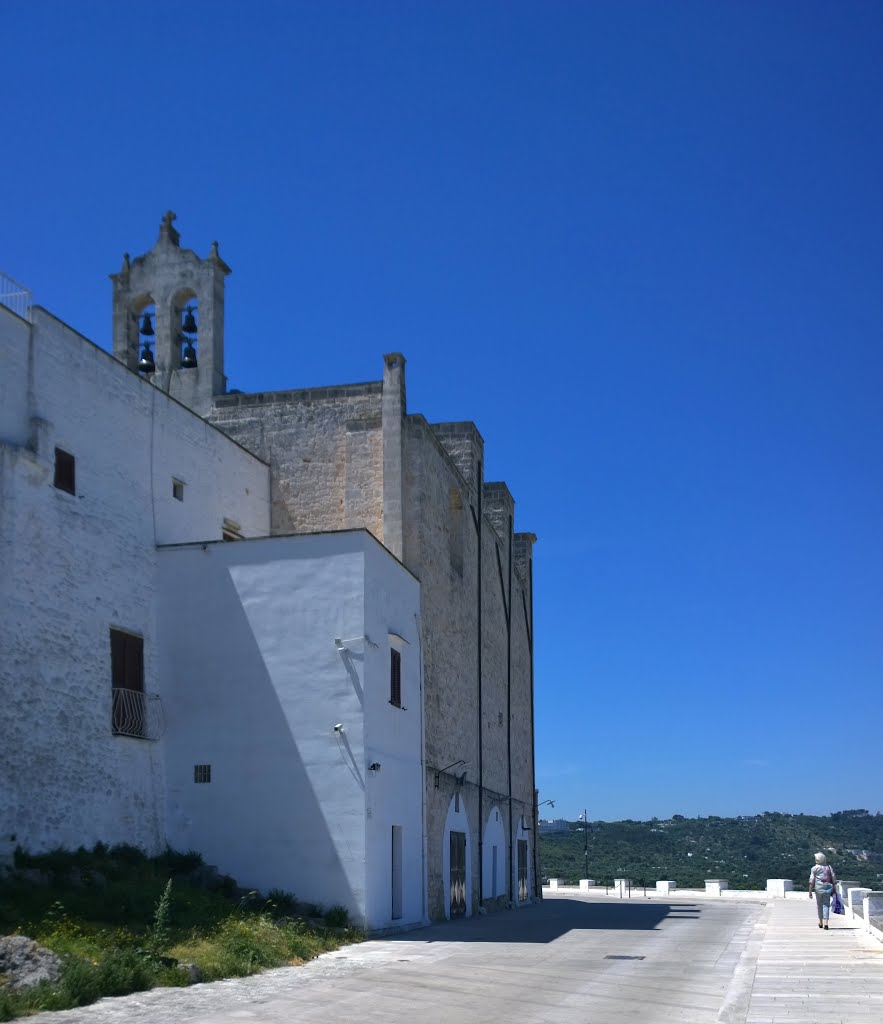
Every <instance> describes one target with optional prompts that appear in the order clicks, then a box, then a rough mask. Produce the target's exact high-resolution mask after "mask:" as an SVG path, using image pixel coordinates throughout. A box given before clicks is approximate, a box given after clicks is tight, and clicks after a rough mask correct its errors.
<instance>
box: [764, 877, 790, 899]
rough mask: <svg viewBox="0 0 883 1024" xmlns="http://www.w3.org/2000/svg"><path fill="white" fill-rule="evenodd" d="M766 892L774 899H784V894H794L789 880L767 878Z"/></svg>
mask: <svg viewBox="0 0 883 1024" xmlns="http://www.w3.org/2000/svg"><path fill="white" fill-rule="evenodd" d="M766 891H767V894H768V895H770V896H773V897H775V898H776V899H780V900H783V899H785V893H786V892H794V882H793V881H792V880H791V879H790V878H768V879H767V880H766Z"/></svg>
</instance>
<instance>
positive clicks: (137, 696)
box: [111, 687, 163, 740]
mask: <svg viewBox="0 0 883 1024" xmlns="http://www.w3.org/2000/svg"><path fill="white" fill-rule="evenodd" d="M111 692H112V694H113V712H112V722H113V734H114V736H134V737H135V738H136V739H140V740H158V739H159V738H160V736H161V735H162V724H163V723H162V704H161V703H160V699H159V696H158V695H157V694H155V693H144V692H143V691H141V690H124V689H122V688H121V687H114V688H113V690H112V691H111Z"/></svg>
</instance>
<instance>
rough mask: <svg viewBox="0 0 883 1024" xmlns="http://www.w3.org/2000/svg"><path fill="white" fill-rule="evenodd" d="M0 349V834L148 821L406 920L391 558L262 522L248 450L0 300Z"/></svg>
mask: <svg viewBox="0 0 883 1024" xmlns="http://www.w3.org/2000/svg"><path fill="white" fill-rule="evenodd" d="M0 365H2V373H0V502H2V521H0V602H2V609H3V611H2V615H0V695H2V701H3V715H2V718H0V839H2V843H3V847H4V849H3V851H2V852H3V853H4V854H5V855H6V856H7V857H8V856H9V855H10V854H11V852H12V850H14V848H15V847H16V846H21V847H22V848H24V849H27V850H30V851H34V852H38V851H45V850H47V849H51V848H53V847H57V846H63V847H69V848H76V847H78V846H80V845H86V846H91V845H92V844H94V843H95V842H97V841H99V840H100V841H103V842H106V843H132V844H135V845H138V846H140V847H142V848H144V849H146V850H149V851H157V850H159V849H161V848H163V847H164V846H165V845H166V844H167V843H168V844H170V845H172V846H173V847H175V848H177V849H184V850H190V849H193V850H198V851H200V852H201V853H202V854H203V856H204V857H205V859H206V860H207V861H209V862H210V863H213V864H216V865H217V866H218V867H219V868H220V869H221V870H222V871H224V872H227V873H229V874H232V875H233V876H234V877H236V878H237V879H238V880H239V881H240V882H241V883H242V884H245V885H249V886H252V885H253V886H256V887H261V888H263V889H264V890H265V891H266V890H267V889H269V888H272V887H277V888H281V889H286V890H289V891H292V892H295V893H297V894H298V895H300V896H302V897H303V898H307V899H309V900H311V901H314V902H317V903H322V904H324V905H326V906H329V905H334V904H342V905H345V906H347V908H348V909H349V911H350V913H351V915H352V918H353V920H355V921H357V922H359V923H360V924H362V925H363V926H365V927H368V928H370V929H382V928H388V927H394V926H397V925H401V926H407V925H414V924H418V923H420V922H422V921H423V920H424V919H425V918H426V908H425V905H424V878H423V875H424V864H423V843H422V834H423V830H422V773H421V736H422V697H421V693H420V685H421V684H420V670H419V659H420V653H419V651H420V644H419V638H418V634H417V623H418V618H417V616H418V612H419V585H418V583H417V581H416V580H415V579H414V577H413V576H412V575H411V573H409V572H408V571H407V570H406V569H405V568H404V567H403V566H402V565H401V564H400V563H399V562H398V561H397V560H396V559H395V558H394V557H393V556H392V555H391V554H390V553H389V552H388V551H387V550H386V549H385V548H384V547H383V546H382V545H381V544H380V543H379V542H378V541H376V540H375V539H374V538H373V537H372V536H371V534H370V533H368V532H367V531H366V530H362V529H354V530H342V531H336V532H329V533H323V534H308V535H304V536H288V537H270V536H269V533H270V528H269V488H270V474H269V469H268V467H267V465H266V464H265V463H263V462H262V461H261V460H260V459H258V458H256V457H255V456H254V455H251V454H250V453H249V452H247V451H245V449H243V448H242V447H240V446H239V445H238V444H237V443H236V442H235V441H232V440H231V439H230V438H228V437H227V436H225V435H224V434H223V433H222V432H221V431H220V430H218V429H217V428H215V427H212V426H210V425H209V424H208V423H206V422H205V421H204V420H203V419H201V418H200V417H199V416H197V415H195V414H194V413H193V412H191V411H190V410H189V409H187V408H185V407H184V406H183V405H181V404H179V403H178V402H177V401H176V400H175V399H173V398H171V397H170V396H169V395H168V394H167V393H164V392H163V391H162V390H161V389H159V388H157V387H156V386H154V385H153V384H152V383H150V382H149V381H148V380H146V379H144V378H143V377H140V376H139V375H138V374H137V373H133V372H132V371H130V370H128V369H127V368H126V367H125V366H123V365H122V364H121V363H120V362H118V361H117V360H116V359H114V358H113V357H112V356H111V355H110V354H109V353H107V352H105V351H103V350H102V349H100V348H98V347H96V346H95V345H93V344H92V343H91V342H89V341H88V340H87V339H86V338H84V337H82V336H81V335H79V334H77V333H76V331H74V330H72V329H71V328H70V327H68V326H67V325H65V324H63V323H62V322H61V321H59V320H57V319H56V318H55V317H53V316H52V315H51V314H50V313H48V312H46V311H45V310H42V309H39V308H35V309H33V310H30V311H28V312H27V315H26V317H20V316H17V315H16V314H15V313H13V312H12V311H11V310H9V309H8V308H6V307H4V306H0ZM234 534H235V536H237V537H239V538H242V539H241V540H240V541H239V542H238V543H226V542H225V541H224V539H223V538H224V537H225V535H226V536H227V537H231V536H233V535H234ZM391 685H395V687H396V692H395V693H394V694H391V690H390V687H391ZM391 697H394V698H395V699H396V700H398V703H399V704H403V703H404V704H405V706H406V707H407V711H406V712H405V711H402V710H401V709H400V708H399V707H396V706H394V705H393V704H391V703H390V700H391Z"/></svg>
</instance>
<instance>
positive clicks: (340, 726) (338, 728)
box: [334, 722, 343, 736]
mask: <svg viewBox="0 0 883 1024" xmlns="http://www.w3.org/2000/svg"><path fill="white" fill-rule="evenodd" d="M334 731H335V732H336V733H337V734H338V736H339V735H340V734H341V733H342V732H343V724H342V723H341V722H338V723H337V725H335V727H334Z"/></svg>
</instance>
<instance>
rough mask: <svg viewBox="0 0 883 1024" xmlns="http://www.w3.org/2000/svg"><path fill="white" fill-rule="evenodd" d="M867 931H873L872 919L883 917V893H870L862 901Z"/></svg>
mask: <svg viewBox="0 0 883 1024" xmlns="http://www.w3.org/2000/svg"><path fill="white" fill-rule="evenodd" d="M862 905H863V909H864V912H865V930H866V931H870V930H871V917H883V892H869V893H868V894H867V895H866V896H865V898H864V899H863V900H862Z"/></svg>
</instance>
